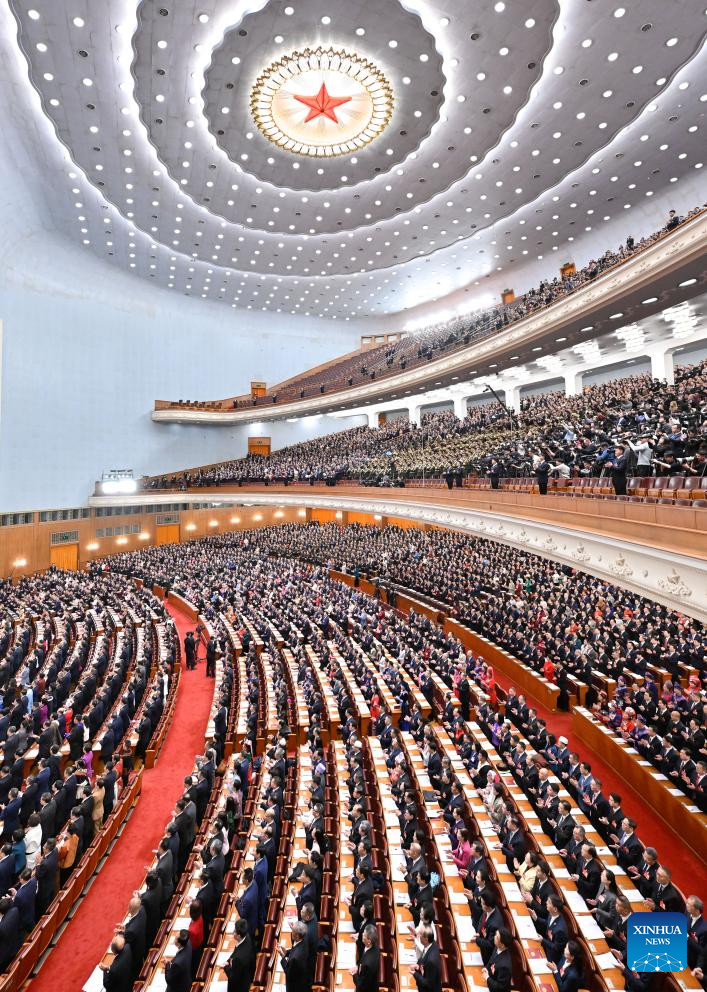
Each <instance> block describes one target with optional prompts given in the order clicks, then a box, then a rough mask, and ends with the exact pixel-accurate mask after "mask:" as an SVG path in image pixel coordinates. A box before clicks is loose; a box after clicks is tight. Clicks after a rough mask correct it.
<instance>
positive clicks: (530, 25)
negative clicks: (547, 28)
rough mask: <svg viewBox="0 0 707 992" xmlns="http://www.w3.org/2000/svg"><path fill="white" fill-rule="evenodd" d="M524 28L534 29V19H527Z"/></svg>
mask: <svg viewBox="0 0 707 992" xmlns="http://www.w3.org/2000/svg"><path fill="white" fill-rule="evenodd" d="M525 26H526V28H534V27H535V18H534V17H529V18H528V20H527V21H526V22H525Z"/></svg>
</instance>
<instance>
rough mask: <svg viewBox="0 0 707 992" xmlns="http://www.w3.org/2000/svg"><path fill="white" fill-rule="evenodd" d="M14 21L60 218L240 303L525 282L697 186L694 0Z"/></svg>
mask: <svg viewBox="0 0 707 992" xmlns="http://www.w3.org/2000/svg"><path fill="white" fill-rule="evenodd" d="M9 2H10V7H11V9H12V11H13V13H14V15H15V18H16V26H17V41H18V42H19V45H20V48H21V51H22V54H23V57H24V60H25V64H24V71H25V72H26V73H28V83H27V84H28V85H30V84H31V85H32V86H33V87H35V89H36V91H37V92H38V94H39V96H40V101H39V102H38V105H37V113H41V114H43V115H45V116H46V117H47V118H48V119H49V121H50V122H51V124H52V125H53V129H54V131H55V135H56V138H57V139H58V141H59V142H61V144H62V145H63V149H61V151H62V158H61V163H62V164H61V169H60V172H57V171H55V172H53V173H52V174H51V175H47V177H46V182H47V185H48V187H49V188H50V190H51V199H50V209H51V211H52V216H53V220H54V222H55V223H56V224H57V226H59V227H60V228H61V229H62V230H64V231H65V232H66V233H67V235H68V236H70V237H71V238H75V239H78V241H79V242H80V243H82V244H83V245H84V246H85V248H86V250H87V251H93V252H96V253H98V254H99V255H100V256H101V257H103V258H105V259H106V260H108V261H110V262H111V263H113V264H115V265H118V266H121V267H123V268H126V269H127V270H128V271H130V272H132V273H134V274H135V275H139V276H141V277H143V278H145V279H148V280H152V281H154V282H155V283H157V284H159V285H161V286H163V287H166V288H169V289H170V290H173V291H174V292H175V293H188V294H190V295H193V296H200V297H203V298H205V299H210V300H222V301H223V302H224V303H226V304H229V305H230V306H232V307H235V308H241V307H243V308H246V307H247V308H252V309H264V310H271V311H273V312H282V313H289V312H292V313H300V314H309V313H311V314H317V315H322V316H329V317H334V318H338V319H342V318H343V319H345V318H347V317H351V316H367V315H380V314H386V313H395V312H399V311H402V310H404V309H406V308H409V307H411V306H415V305H417V304H418V303H422V302H426V301H428V300H431V299H434V298H437V297H440V296H442V295H444V294H445V293H448V292H451V291H453V290H456V289H459V288H461V287H470V286H473V285H474V284H475V283H476V284H478V280H479V279H480V278H482V277H483V276H484V275H485V274H488V273H489V272H494V273H495V272H510V271H513V273H514V275H513V276H512V277H511V276H509V279H511V278H512V279H513V280H514V281H515V283H516V285H518V284H522V282H523V278H522V270H523V266H526V265H529V264H530V263H534V264H536V265H537V263H538V260H541V261H542V260H543V259H545V260H547V263H548V272H549V273H553V272H554V271H555V270H556V269H557V267H558V261H559V260H558V257H557V256H553V255H552V253H553V251H557V250H559V249H560V248H564V247H566V246H567V245H568V244H569V243H571V242H575V241H576V242H578V243H579V244H577V245H576V250H577V252H578V253H579V252H580V247H579V245H580V244H581V243H582V240H583V239H584V240H585V241H586V242H587V243H592V244H603V242H602V241H601V240H600V233H601V227H602V225H604V224H607V223H609V222H611V221H612V220H613V221H615V220H616V219H617V218H618V217H619V216H620V215H621V214H622V213H623V212H624V211H628V210H630V209H631V208H636V207H639V208H640V207H641V205H642V204H644V203H645V202H646V201H645V198H646V197H651V196H654V195H655V196H657V197H659V198H660V197H662V196H663V195H667V193H668V191H670V193H671V194H672V193H673V190H674V187H673V186H672V185H671V184H673V183H679V182H680V181H681V180H682V179H685V178H686V177H692V176H694V174H695V173H694V170H695V169H699V168H701V167H702V156H703V155H704V147H705V145H704V142H705V129H704V125H705V119H704V114H705V111H706V110H707V102H706V101H707V57H706V56H705V53H704V50H703V43H704V39H705V29H706V27H707V16H706V14H707V12H706V11H705V8H704V3H697V2H693V0H681V2H680V3H679V4H675V3H666V2H665V0H641V3H640V4H639V3H633V4H627V5H626V6H625V7H622V6H620V5H619V3H620V0H616V2H607V0H571V2H570V0H563V2H557V0H497V2H496V0H475V2H473V3H471V2H459V0H457V2H455V3H453V2H451V0H436V2H435V0H408V2H406V3H401V2H398V0H327V2H323V0H291V2H282V0H270V2H257V0H251V2H247V0H196V2H193V0H163V2H160V0H142V2H137V3H136V2H130V0H102V2H96V0H62V2H61V3H59V2H57V0H9ZM624 2H625V0H624ZM46 140H47V141H49V140H54V139H50V138H49V137H48V138H47V139H46ZM67 152H68V155H67V154H66V153H67ZM614 240H615V239H614ZM612 243H613V240H612V241H610V242H609V244H612Z"/></svg>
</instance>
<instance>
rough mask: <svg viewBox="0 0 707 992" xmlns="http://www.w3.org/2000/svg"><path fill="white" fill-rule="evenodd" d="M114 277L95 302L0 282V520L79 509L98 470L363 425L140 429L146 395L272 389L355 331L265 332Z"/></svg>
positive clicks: (343, 345)
mask: <svg viewBox="0 0 707 992" xmlns="http://www.w3.org/2000/svg"><path fill="white" fill-rule="evenodd" d="M109 274H110V273H109ZM116 275H119V274H116ZM125 278H126V279H128V280H129V286H127V285H126V286H125V287H124V290H125V292H124V293H123V294H120V295H119V294H117V293H113V292H111V293H110V294H109V295H108V296H107V297H105V298H101V295H100V294H97V293H94V292H91V293H90V294H89V293H87V292H84V290H83V288H82V287H83V285H84V284H83V283H82V284H81V286H78V285H77V286H76V288H75V289H74V290H71V289H69V288H64V289H63V290H62V288H61V287H59V286H56V285H54V284H52V282H51V281H48V282H49V285H47V286H46V288H45V289H43V290H42V291H39V290H38V289H37V288H35V287H32V286H28V285H24V286H16V285H13V286H7V285H5V286H2V285H0V319H2V323H3V336H2V363H1V365H0V374H1V375H2V383H1V384H0V403H1V406H0V511H2V512H12V511H14V510H39V509H45V508H56V507H64V506H78V505H81V503H83V502H85V500H86V498H87V497H88V495H89V494H90V493H91V491H92V489H93V484H94V481H95V479H96V478H99V477H100V473H101V471H103V470H105V469H111V468H132V469H134V471H135V473H136V475H141V474H155V473H159V472H166V471H172V470H176V469H179V468H184V467H186V466H190V465H203V464H205V463H209V462H215V461H219V460H221V459H224V458H232V457H240V456H242V455H245V454H247V437H248V435H249V434H266V435H268V436H271V437H272V439H273V448H277V447H283V446H284V445H286V444H292V443H296V442H297V441H301V440H305V439H306V438H309V437H313V436H318V435H320V434H323V433H328V432H329V431H331V430H332V425H335V426H336V428H337V429H340V430H343V429H344V428H345V427H348V426H352V425H356V424H359V423H363V422H364V420H363V418H357V419H353V420H351V421H350V423H349V421H336V422H335V421H332V420H331V419H329V418H326V417H321V418H313V417H307V418H303V419H302V420H300V421H298V422H297V423H295V424H290V423H284V422H282V423H277V424H273V425H268V428H267V429H264V428H263V427H262V425H250V427H246V426H238V427H234V426H224V427H217V428H214V427H208V428H204V427H201V426H198V425H190V426H183V425H165V424H155V423H153V421H152V420H151V417H150V413H151V410H152V406H153V403H154V400H155V399H157V398H174V399H179V398H180V397H181V398H193V399H204V398H215V397H222V396H228V395H232V394H234V393H235V392H238V391H239V389H240V388H242V387H243V386H244V385H246V384H247V381H249V380H250V378H262V379H265V380H266V381H268V382H275V381H278V380H281V379H284V378H286V377H287V376H288V375H289V374H291V373H292V372H293V370H295V369H302V370H304V369H306V368H307V367H309V366H311V365H313V364H316V363H317V362H319V361H321V359H322V358H326V357H334V356H336V355H337V354H340V353H342V352H345V351H347V350H350V347H351V341H352V339H353V337H354V335H356V336H358V335H360V326H359V328H358V330H357V331H354V330H352V329H351V328H350V326H349V325H348V324H344V323H343V322H342V324H341V325H340V326H338V325H337V324H336V323H332V322H330V321H323V320H319V319H318V318H300V317H290V316H289V315H288V316H280V317H278V318H277V321H275V320H274V319H273V316H272V315H269V316H266V315H265V314H260V313H257V314H256V313H250V312H248V311H245V312H240V311H239V312H238V313H236V312H235V311H233V310H230V309H228V308H226V307H223V306H220V305H217V304H209V303H205V302H204V301H202V300H198V301H196V300H191V299H188V298H186V297H173V296H172V295H171V294H168V292H167V291H165V290H158V289H154V290H152V295H151V296H150V295H149V294H148V295H147V296H146V295H145V294H144V293H143V292H141V287H140V286H139V285H138V286H136V283H138V280H135V279H129V277H125ZM147 288H148V289H152V287H147Z"/></svg>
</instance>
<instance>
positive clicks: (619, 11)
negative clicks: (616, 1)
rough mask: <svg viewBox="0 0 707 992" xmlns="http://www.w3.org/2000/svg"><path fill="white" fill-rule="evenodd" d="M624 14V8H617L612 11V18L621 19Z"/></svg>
mask: <svg viewBox="0 0 707 992" xmlns="http://www.w3.org/2000/svg"><path fill="white" fill-rule="evenodd" d="M625 13H626V9H625V8H624V7H617V8H616V10H615V11H614V17H623V16H624V14H625Z"/></svg>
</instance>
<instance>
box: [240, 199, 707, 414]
mask: <svg viewBox="0 0 707 992" xmlns="http://www.w3.org/2000/svg"><path fill="white" fill-rule="evenodd" d="M703 209H704V207H696V208H694V209H693V210H691V211H690V212H689V213H688V214H687V215H686V216H685V217H681V216H680V215H678V214H677V213H676V212H675V211H674V210H671V211H670V213H669V216H668V219H667V221H666V223H665V225H664V226H663V227H662V228H660V230H658V231H655V232H653V233H652V234H649V235H647V236H646V237H643V238H640V239H639V240H636V239H635V238H633V237H631V236H629V237H627V238H626V241H625V242H624V243H623V244H622V245H620V246H619V247H618V248H616V249H607V251H605V252H604V254H603V255H601V256H600V257H599V258H592V259H590V260H589V261H588V262H587V264H586V265H585V266H583V267H582V268H581V269H578V270H577V271H575V272H568V273H567V274H566V275H564V276H555V278H553V279H548V280H543V281H542V282H541V283H540V284H539V285H538V286H537V287H533V288H532V289H529V290H528V291H527V292H526V293H524V294H523V295H522V296H519V297H518V298H516V299H514V300H513V301H512V302H510V303H506V304H499V305H495V306H492V307H489V308H487V309H485V310H482V311H481V312H478V313H475V314H471V315H464V316H459V317H454V318H452V320H446V321H444V322H443V323H440V324H434V325H432V326H430V327H427V328H425V329H423V330H422V331H418V332H416V333H414V334H408V335H404V336H402V337H401V339H400V340H399V341H397V342H395V343H394V344H385V345H381V346H380V347H379V348H375V349H372V350H369V351H366V352H359V353H356V354H354V355H349V356H347V357H345V358H343V359H341V360H340V361H338V362H334V363H331V364H329V365H327V366H325V367H324V368H323V369H317V370H314V371H312V372H305V373H303V374H302V375H299V376H296V377H295V378H294V379H291V380H289V381H288V382H286V383H284V384H282V385H281V386H280V387H279V388H277V389H275V390H272V391H270V392H268V393H266V395H264V396H252V397H250V398H248V399H240V400H233V401H232V406H233V407H235V408H239V407H251V406H266V405H272V404H273V403H285V402H291V401H292V400H297V399H304V398H307V397H312V396H317V395H321V394H323V393H329V392H334V391H336V390H339V389H346V388H347V387H350V386H360V385H362V384H364V383H366V382H370V381H376V380H377V379H380V378H385V377H386V376H388V375H393V374H395V373H400V372H404V371H405V370H406V369H412V368H415V367H417V366H419V365H422V364H425V363H426V362H428V361H431V360H433V359H436V358H439V357H440V356H441V355H442V354H444V353H445V352H449V351H456V350H458V349H461V348H464V347H467V346H468V345H469V344H471V343H473V342H476V341H479V340H481V339H483V338H486V337H489V336H490V335H492V334H497V333H499V332H500V331H503V330H505V328H507V327H508V326H510V325H511V324H514V323H515V322H516V321H518V320H523V319H524V318H525V317H529V316H531V315H532V314H534V313H537V312H538V310H541V309H544V308H545V307H547V306H551V305H552V304H553V303H556V302H557V301H558V300H561V299H564V298H566V297H567V296H570V295H571V294H572V293H574V292H576V291H577V290H579V289H582V288H583V287H585V286H587V285H588V284H590V283H592V282H593V281H594V280H595V279H596V278H597V277H598V276H601V275H603V274H604V273H606V272H607V271H609V270H610V269H613V268H614V267H615V266H617V265H620V264H621V263H622V262H624V261H626V260H627V259H629V258H631V256H632V255H634V254H635V253H636V252H639V251H642V250H643V249H644V248H647V247H648V246H649V245H651V244H653V243H654V242H655V241H658V240H659V239H660V238H662V237H663V236H664V235H665V234H668V233H670V232H671V231H673V230H674V229H675V228H676V227H678V226H679V225H680V224H681V223H683V222H684V221H688V220H691V219H692V218H693V217H695V216H697V215H698V214H699V213H701V212H702V210H703Z"/></svg>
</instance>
